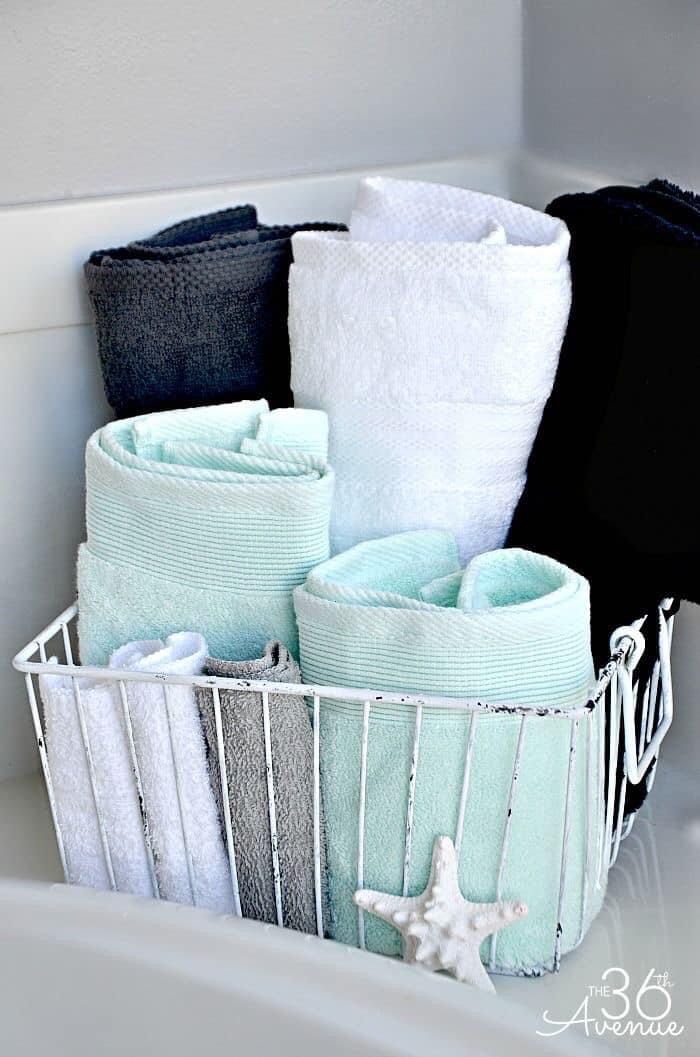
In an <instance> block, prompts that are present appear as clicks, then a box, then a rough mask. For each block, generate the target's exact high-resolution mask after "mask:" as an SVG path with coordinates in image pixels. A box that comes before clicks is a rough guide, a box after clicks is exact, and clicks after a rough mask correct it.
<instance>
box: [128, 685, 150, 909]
mask: <svg viewBox="0 0 700 1057" xmlns="http://www.w3.org/2000/svg"><path fill="white" fill-rule="evenodd" d="M119 696H120V698H121V704H122V715H123V716H124V729H125V730H126V740H127V742H128V745H129V755H130V757H131V769H132V771H133V772H134V782H135V783H136V792H137V794H138V798H139V810H140V811H141V826H142V828H143V841H144V844H145V847H146V858H147V859H148V872H149V874H150V877H151V888H152V889H153V897H154V899H160V888H159V886H158V878H157V877H156V864H155V859H154V856H153V848H152V846H151V835H150V831H149V826H148V818H147V815H146V798H145V796H144V793H143V782H142V780H141V768H140V767H139V761H138V757H137V755H136V743H135V742H134V728H133V725H132V722H131V710H130V709H129V701H128V698H127V695H126V685H125V683H124V680H123V679H120V680H119Z"/></svg>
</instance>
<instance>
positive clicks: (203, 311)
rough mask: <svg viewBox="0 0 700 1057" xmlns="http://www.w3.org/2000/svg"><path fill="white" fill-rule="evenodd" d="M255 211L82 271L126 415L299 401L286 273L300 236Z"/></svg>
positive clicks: (218, 217)
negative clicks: (292, 377)
mask: <svg viewBox="0 0 700 1057" xmlns="http://www.w3.org/2000/svg"><path fill="white" fill-rule="evenodd" d="M314 229H319V230H322V231H323V230H335V231H337V230H339V226H338V225H335V224H301V225H298V226H296V227H289V226H287V227H266V226H265V225H263V224H258V219H257V214H256V211H255V208H254V207H253V206H250V205H246V206H239V207H237V208H234V209H225V210H222V211H221V212H218V213H211V214H209V215H206V216H201V217H194V218H192V219H190V220H185V221H183V222H182V223H179V224H175V225H173V226H172V227H168V228H165V230H163V231H160V232H159V233H158V234H157V235H154V236H153V237H152V238H147V239H142V240H139V241H137V242H132V243H130V244H129V245H128V246H123V247H121V248H119V249H110V250H99V251H97V252H95V253H93V254H92V255H91V256H90V258H89V260H88V261H87V263H86V265H85V277H86V281H87V288H88V294H89V296H90V300H91V302H92V306H93V309H94V314H95V322H96V326H97V345H98V350H99V356H100V362H101V365H102V374H103V378H104V384H105V390H106V393H107V399H108V401H109V403H110V404H111V405H112V407H113V408H114V410H115V412H116V414H117V416H118V417H123V416H127V415H137V414H141V413H144V412H148V411H160V410H164V409H167V408H176V407H190V406H195V405H202V404H212V403H220V402H224V401H231V400H240V399H243V398H258V397H267V399H268V400H269V401H270V404H271V405H272V406H273V407H276V406H286V405H288V404H291V403H292V393H291V391H290V388H289V342H288V338H287V274H288V270H289V265H290V263H291V249H290V237H291V235H292V234H293V233H294V232H295V231H306V230H314Z"/></svg>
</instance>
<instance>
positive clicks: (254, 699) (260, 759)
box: [197, 642, 325, 933]
mask: <svg viewBox="0 0 700 1057" xmlns="http://www.w3.org/2000/svg"><path fill="white" fill-rule="evenodd" d="M206 672H207V675H215V676H220V677H222V678H227V679H257V680H260V679H263V680H266V681H267V682H274V683H299V682H301V676H300V672H299V668H298V666H297V664H296V662H295V661H294V659H293V657H292V656H291V654H290V653H289V651H288V650H287V648H286V646H283V645H282V643H280V642H269V643H268V644H267V646H266V647H265V652H264V654H263V656H262V657H260V658H258V659H257V660H251V661H237V662H236V661H233V662H232V661H221V660H216V659H214V658H211V657H210V658H209V659H208V661H207V664H206ZM219 699H220V702H221V721H222V728H223V740H224V758H225V762H226V772H227V778H228V790H229V805H230V809H231V829H232V833H233V846H234V851H235V856H236V870H237V874H238V885H239V893H240V899H241V910H242V912H243V915H244V917H249V918H254V919H255V920H256V921H267V922H271V923H276V922H277V910H276V899H275V885H274V874H273V866H272V862H273V860H272V843H271V838H270V812H269V798H268V787H267V768H266V761H265V732H264V721H263V703H262V695H260V694H256V693H252V692H250V691H246V690H226V689H221V690H220V691H219ZM197 700H198V703H199V708H200V712H201V717H202V725H203V727H204V732H205V735H206V739H207V745H208V748H209V764H210V769H211V783H212V787H213V789H214V790H215V792H216V796H217V800H218V802H219V808H220V813H221V816H222V818H223V802H222V797H221V776H220V769H219V752H218V742H217V735H216V718H215V712H214V703H213V697H212V693H211V691H210V690H205V689H202V688H198V689H197ZM268 708H269V730H270V747H271V754H272V774H273V778H274V807H275V815H276V826H277V853H278V857H279V869H280V890H281V908H282V921H283V924H284V925H285V927H286V928H292V929H298V930H299V931H300V932H310V933H315V932H316V903H315V890H314V811H313V733H312V729H311V723H310V721H309V712H308V709H307V706H306V704H305V701H304V698H301V697H299V698H297V697H284V696H282V695H279V694H274V693H272V694H269V696H268ZM322 848H323V845H322ZM323 867H324V861H323V857H322V871H321V876H322V878H323V877H324V873H325V870H324V868H323ZM324 880H325V879H324Z"/></svg>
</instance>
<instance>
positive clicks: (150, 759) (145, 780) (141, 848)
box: [39, 632, 233, 913]
mask: <svg viewBox="0 0 700 1057" xmlns="http://www.w3.org/2000/svg"><path fill="white" fill-rule="evenodd" d="M207 654H208V649H207V644H206V642H205V640H204V639H203V638H202V636H201V635H196V634H193V633H190V632H180V633H178V634H175V635H170V636H169V637H168V639H167V640H166V641H165V642H163V641H161V640H159V639H156V640H150V641H145V642H132V643H129V644H128V645H126V646H123V647H121V648H120V649H118V650H116V651H115V652H114V654H113V655H112V657H111V659H110V667H111V668H119V669H123V670H127V671H142V672H146V671H149V672H159V673H164V674H168V675H199V674H200V673H201V672H202V669H203V666H204V661H205V660H206V657H207ZM75 681H76V683H77V687H78V693H79V695H80V702H81V704H82V710H83V714H84V716H85V725H86V728H87V734H88V742H89V746H90V752H91V756H92V761H93V766H94V772H95V778H96V786H97V796H98V800H99V805H100V814H101V817H102V822H103V828H104V835H105V838H106V840H107V844H108V847H109V853H110V857H111V860H112V868H113V871H114V879H115V884H116V887H117V888H118V889H119V891H123V892H131V893H133V894H135V895H143V896H150V895H153V894H155V893H154V891H153V885H152V881H151V873H150V865H149V858H148V852H147V846H146V842H145V837H144V823H143V816H142V813H141V809H140V806H139V799H138V792H137V786H136V781H135V777H134V771H133V766H132V761H131V754H130V750H129V743H128V739H127V734H126V726H125V722H124V712H123V704H122V699H121V694H120V691H119V684H118V683H116V682H101V681H99V680H94V679H88V678H78V679H76V680H75ZM124 685H125V687H126V696H127V701H128V705H129V714H130V717H131V725H132V730H133V737H134V746H135V749H136V758H137V762H138V766H139V772H140V775H141V781H142V786H143V794H144V805H143V807H144V813H145V818H146V825H147V828H148V834H149V838H150V841H151V847H152V849H153V856H154V860H155V873H156V878H157V883H158V888H159V892H160V895H161V897H162V898H164V899H169V900H172V901H175V902H180V903H193V902H194V903H196V904H197V905H199V906H205V907H208V908H209V909H211V910H217V911H219V912H221V913H228V912H230V911H231V910H232V909H233V891H232V887H231V878H230V873H229V868H228V860H227V856H226V852H225V849H224V844H223V839H222V834H221V831H220V825H219V820H218V815H217V810H216V806H215V802H214V797H213V794H212V790H211V786H210V784H209V771H208V768H207V760H206V751H205V746H204V740H203V733H202V729H201V725H200V720H199V713H198V710H197V708H196V705H195V702H194V696H193V692H192V688H191V687H188V686H170V687H168V714H169V716H168V714H166V710H165V699H164V686H163V684H162V683H136V682H126V681H125V683H124ZM39 687H40V692H41V698H42V702H43V705H44V724H45V731H46V748H47V753H48V758H49V769H50V772H51V778H52V782H53V789H54V794H55V798H56V808H57V813H58V819H59V823H60V826H61V832H62V835H63V842H64V847H65V852H66V860H67V866H68V878H69V880H70V881H71V882H72V883H73V884H81V885H87V886H88V887H90V888H102V889H108V888H110V887H111V886H110V878H109V873H108V869H107V863H106V858H105V854H104V850H103V844H102V835H101V833H100V828H99V823H98V818H97V813H96V810H95V801H94V797H93V793H92V789H91V783H90V775H89V770H88V764H87V758H86V753H85V747H84V744H83V739H82V735H81V730H80V722H79V717H78V710H77V707H76V703H75V696H74V691H73V680H72V679H70V678H68V677H64V676H55V675H45V676H41V677H40V679H39ZM168 718H169V721H170V728H171V731H172V744H173V749H172V750H171V747H170V738H169V734H168ZM173 752H174V754H175V759H176V761H177V767H178V777H179V783H180V792H181V803H182V812H183V819H184V824H185V832H186V836H187V846H188V850H189V856H190V862H191V871H192V876H193V881H194V898H193V893H192V889H191V887H190V882H189V874H188V867H187V858H186V853H185V845H184V841H183V835H182V822H181V820H180V809H179V806H178V792H177V784H176V779H175V769H174V764H173Z"/></svg>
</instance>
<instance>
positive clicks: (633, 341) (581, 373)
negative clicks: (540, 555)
mask: <svg viewBox="0 0 700 1057" xmlns="http://www.w3.org/2000/svg"><path fill="white" fill-rule="evenodd" d="M547 212H548V213H550V214H551V215H553V216H556V217H559V218H561V219H562V220H564V221H565V222H566V223H567V225H568V227H569V230H570V232H571V254H570V259H571V274H572V287H573V300H572V308H571V316H570V319H569V326H568V329H567V333H566V338H565V341H564V345H563V347H562V351H561V357H560V362H559V369H558V372H557V376H556V380H555V384H554V389H553V392H552V395H551V397H550V400H549V402H548V404H547V406H546V408H545V412H544V415H543V417H542V422H541V425H540V429H539V432H538V434H537V438H536V440H535V444H534V446H533V449H532V453H531V456H530V461H529V464H528V477H527V484H526V486H525V491H524V493H523V496H522V498H521V500H520V503H519V505H518V507H517V509H516V512H515V516H514V518H513V522H512V525H511V529H510V533H509V536H508V541H507V543H508V544H509V545H511V546H519V547H527V548H530V549H532V550H538V551H544V552H545V553H548V554H551V555H553V556H554V557H556V558H558V559H559V560H560V561H563V562H565V563H566V564H567V565H570V566H572V567H573V568H574V569H576V570H577V571H578V572H580V573H582V574H583V575H585V576H586V577H587V578H588V579H589V581H590V583H591V610H592V622H593V627H592V632H593V650H594V656H595V658H596V661H597V663H598V664H600V665H602V664H604V663H605V661H606V659H607V657H608V653H609V636H610V634H611V632H612V631H613V630H614V629H615V628H616V627H617V626H618V625H621V624H627V623H630V622H631V621H633V620H635V619H636V618H638V617H641V616H644V615H645V614H649V619H648V621H647V626H648V628H649V631H650V632H651V636H650V637H651V640H652V641H651V642H650V644H649V645H650V652H651V653H652V656H653V654H654V653H655V643H654V641H653V639H654V637H655V629H656V627H657V610H656V607H657V605H658V602H659V601H660V600H661V599H662V598H665V597H674V598H676V599H679V598H686V599H689V600H692V601H700V560H699V559H700V517H699V516H698V513H697V509H698V504H697V501H696V497H695V496H694V495H693V492H694V488H693V482H694V478H695V453H696V452H697V450H698V447H699V444H700V416H699V415H698V414H697V411H696V408H695V404H696V401H697V394H698V391H699V388H700V357H699V356H698V354H697V351H696V350H695V347H694V346H695V337H694V335H695V329H696V326H697V320H696V315H697V310H696V304H697V291H698V289H700V285H699V283H700V197H699V196H696V195H693V194H691V193H690V192H687V191H683V190H681V189H679V188H677V187H675V186H673V185H672V184H669V183H667V182H665V181H661V180H654V181H652V182H651V183H649V184H647V185H646V186H644V187H639V188H631V187H607V188H603V189H601V190H599V191H595V192H593V193H592V194H571V195H563V196H562V197H560V198H557V199H555V200H554V201H553V202H552V203H551V204H550V205H549V206H548V207H547ZM647 674H648V673H647V672H646V671H640V681H641V682H642V685H643V681H644V679H645V678H646V676H647ZM643 797H644V783H642V786H641V787H639V788H638V789H637V790H633V789H630V790H629V792H628V798H627V809H628V810H632V809H634V807H636V806H638V805H639V803H641V800H642V799H643Z"/></svg>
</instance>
